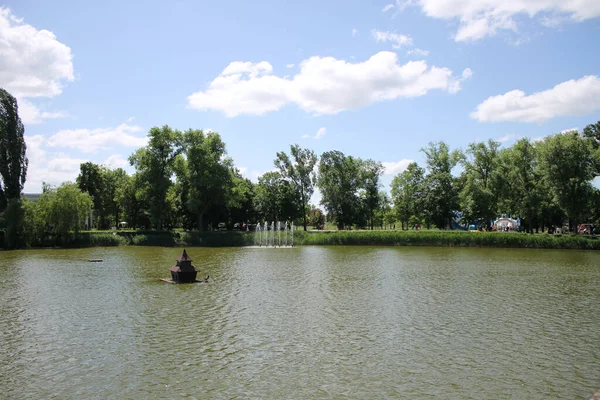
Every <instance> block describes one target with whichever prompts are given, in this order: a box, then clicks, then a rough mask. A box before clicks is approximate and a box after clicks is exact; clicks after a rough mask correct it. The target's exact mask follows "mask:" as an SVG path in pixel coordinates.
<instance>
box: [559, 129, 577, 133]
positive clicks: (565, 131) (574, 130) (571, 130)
mask: <svg viewBox="0 0 600 400" xmlns="http://www.w3.org/2000/svg"><path fill="white" fill-rule="evenodd" d="M571 132H579V129H577V128H569V129H565V130H563V131H561V132H560V133H562V134H565V133H571Z"/></svg>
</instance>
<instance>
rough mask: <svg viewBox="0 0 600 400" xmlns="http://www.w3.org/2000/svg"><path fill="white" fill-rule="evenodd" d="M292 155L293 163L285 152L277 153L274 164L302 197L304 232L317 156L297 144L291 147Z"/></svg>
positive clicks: (312, 189) (314, 178)
mask: <svg viewBox="0 0 600 400" xmlns="http://www.w3.org/2000/svg"><path fill="white" fill-rule="evenodd" d="M290 153H291V155H292V158H293V161H292V160H291V159H290V157H289V156H288V155H287V154H286V153H285V152H283V151H281V152H278V153H277V158H276V159H275V162H274V163H275V166H276V167H277V168H278V169H279V172H280V173H281V175H282V176H283V177H284V178H286V179H289V180H291V181H292V182H293V184H294V186H295V188H296V191H297V192H298V194H299V195H300V203H301V204H302V216H303V219H304V230H305V231H306V229H307V228H306V226H307V224H308V223H307V219H306V214H307V212H308V210H307V207H306V206H307V204H308V201H309V200H310V198H311V196H312V194H313V191H314V184H315V182H316V175H315V173H314V168H315V165H316V164H317V156H316V155H315V153H314V152H313V151H312V150H309V149H301V148H300V146H298V145H297V144H295V145H292V146H290Z"/></svg>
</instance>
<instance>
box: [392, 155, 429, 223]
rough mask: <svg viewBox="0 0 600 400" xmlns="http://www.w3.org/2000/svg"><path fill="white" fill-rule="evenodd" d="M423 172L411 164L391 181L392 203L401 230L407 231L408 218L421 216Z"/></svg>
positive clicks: (414, 163) (415, 164)
mask: <svg viewBox="0 0 600 400" xmlns="http://www.w3.org/2000/svg"><path fill="white" fill-rule="evenodd" d="M424 176H425V170H424V169H423V168H421V167H419V165H418V164H417V163H416V162H411V163H410V164H408V167H407V168H406V170H405V171H403V172H401V173H400V174H398V175H396V176H395V177H394V179H393V180H392V191H391V192H392V201H393V202H394V209H395V212H396V215H397V217H398V219H399V220H400V223H401V224H402V229H405V227H406V229H408V227H409V222H410V217H412V216H419V215H420V214H421V208H422V200H423V194H424V187H423V185H424Z"/></svg>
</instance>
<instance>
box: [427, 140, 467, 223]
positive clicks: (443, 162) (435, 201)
mask: <svg viewBox="0 0 600 400" xmlns="http://www.w3.org/2000/svg"><path fill="white" fill-rule="evenodd" d="M421 151H422V152H423V153H425V157H426V161H427V172H428V173H427V177H426V178H425V186H424V187H425V196H424V206H425V207H424V208H425V215H426V218H427V221H429V222H431V223H433V224H435V226H437V227H438V228H439V229H444V228H445V227H447V226H449V227H450V228H452V217H453V216H454V211H455V210H456V209H457V208H458V194H457V190H456V183H455V181H456V180H455V179H454V177H453V176H452V169H453V168H454V167H455V166H456V164H457V163H458V161H459V160H460V159H461V157H462V153H460V152H459V151H454V152H452V153H450V148H449V147H448V145H447V144H446V143H444V142H438V143H434V142H432V143H429V145H428V147H427V148H424V149H421Z"/></svg>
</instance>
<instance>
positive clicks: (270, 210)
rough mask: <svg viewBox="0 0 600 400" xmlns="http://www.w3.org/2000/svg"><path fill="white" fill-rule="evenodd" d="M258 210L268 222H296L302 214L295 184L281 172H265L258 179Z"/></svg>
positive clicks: (256, 203)
mask: <svg viewBox="0 0 600 400" xmlns="http://www.w3.org/2000/svg"><path fill="white" fill-rule="evenodd" d="M255 205H256V210H257V211H258V213H259V214H260V216H261V217H262V218H264V219H265V220H266V221H268V222H272V221H286V220H288V219H290V220H292V221H293V220H294V219H295V218H296V217H297V216H298V215H300V213H301V212H302V211H301V210H302V208H301V207H302V206H301V205H300V201H299V198H298V196H297V192H296V188H295V187H294V184H293V183H292V182H290V181H288V180H286V179H284V178H283V176H281V174H280V173H279V172H276V171H270V172H265V173H264V174H263V175H262V176H261V177H259V178H258V184H257V185H256V197H255Z"/></svg>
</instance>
